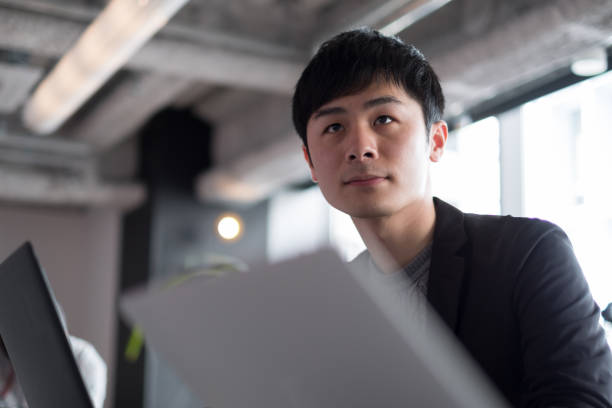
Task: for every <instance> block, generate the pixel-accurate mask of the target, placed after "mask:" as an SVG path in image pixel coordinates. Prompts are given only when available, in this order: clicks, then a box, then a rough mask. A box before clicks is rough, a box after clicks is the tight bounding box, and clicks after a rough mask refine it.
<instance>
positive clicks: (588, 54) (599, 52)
mask: <svg viewBox="0 0 612 408" xmlns="http://www.w3.org/2000/svg"><path fill="white" fill-rule="evenodd" d="M571 70H572V73H573V74H574V75H578V76H585V77H589V76H593V75H598V74H601V73H603V72H606V71H607V70H608V55H607V53H606V49H605V48H604V47H594V48H590V49H588V50H585V51H582V52H580V53H578V54H576V55H575V56H574V58H573V62H572V65H571Z"/></svg>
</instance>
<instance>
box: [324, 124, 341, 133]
mask: <svg viewBox="0 0 612 408" xmlns="http://www.w3.org/2000/svg"><path fill="white" fill-rule="evenodd" d="M340 130H342V125H341V124H339V123H334V124H332V125H329V126H328V127H326V128H325V130H324V131H323V132H324V133H336V132H339V131H340Z"/></svg>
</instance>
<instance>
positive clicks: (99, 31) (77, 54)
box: [23, 0, 188, 134]
mask: <svg viewBox="0 0 612 408" xmlns="http://www.w3.org/2000/svg"><path fill="white" fill-rule="evenodd" d="M187 1H188V0H113V1H111V2H110V3H109V4H108V5H107V6H106V8H105V9H104V10H103V11H102V12H101V13H100V15H99V16H98V17H97V18H96V19H95V20H94V21H93V22H92V23H91V24H90V25H89V27H87V29H86V30H85V32H84V33H83V34H82V35H81V37H80V38H79V40H78V41H77V43H76V44H75V46H74V47H73V48H71V49H70V50H69V51H68V52H67V53H66V54H65V55H64V56H63V57H62V59H61V60H60V61H59V62H58V63H57V65H56V66H55V68H54V69H53V70H52V71H51V72H50V73H49V75H48V76H47V77H46V78H45V79H44V80H43V81H42V82H41V83H40V85H39V86H38V88H37V89H36V90H35V92H34V94H33V95H32V97H31V98H30V99H29V100H28V102H27V103H26V105H25V107H24V110H23V122H24V124H25V125H26V127H28V128H29V129H30V130H32V131H34V132H36V133H39V134H49V133H52V132H54V131H55V130H57V129H58V128H59V127H60V126H61V125H62V124H63V123H64V122H65V121H66V120H67V119H68V118H69V117H70V116H71V115H72V114H73V113H74V112H75V111H76V110H77V109H79V107H81V106H82V105H83V103H85V101H86V100H87V99H88V98H89V97H91V95H93V94H94V93H95V92H96V91H97V90H98V89H99V88H100V87H101V86H102V85H103V84H104V83H105V82H106V81H107V80H108V79H109V78H110V77H111V76H112V75H113V74H114V73H115V72H117V70H119V68H121V67H122V66H123V65H124V64H125V63H126V62H127V61H128V59H129V58H130V57H131V56H132V55H134V54H135V53H136V52H137V51H138V50H139V49H140V48H141V47H142V46H143V45H144V44H145V43H146V42H147V41H148V40H149V39H150V38H151V37H152V36H153V35H154V34H155V33H156V32H157V31H159V30H160V29H161V28H162V27H163V26H164V25H165V24H166V23H167V22H168V20H169V19H170V18H171V17H172V16H173V15H174V14H175V13H176V12H177V11H178V10H179V9H180V8H181V7H182V6H183V5H184V4H185V3H187Z"/></svg>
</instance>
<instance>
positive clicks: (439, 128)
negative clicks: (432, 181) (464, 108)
mask: <svg viewBox="0 0 612 408" xmlns="http://www.w3.org/2000/svg"><path fill="white" fill-rule="evenodd" d="M447 139H448V125H447V124H446V122H444V121H443V120H439V121H437V122H436V123H434V124H433V125H431V130H430V132H429V160H431V161H432V162H439V161H440V159H442V154H443V153H444V147H445V146H446V140H447Z"/></svg>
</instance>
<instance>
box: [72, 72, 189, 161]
mask: <svg viewBox="0 0 612 408" xmlns="http://www.w3.org/2000/svg"><path fill="white" fill-rule="evenodd" d="M190 86H191V81H188V80H185V79H181V78H174V77H168V76H163V75H157V74H143V75H133V76H132V77H130V79H129V80H127V81H124V82H123V83H122V84H121V86H117V87H115V88H113V89H112V90H111V91H110V92H109V93H108V94H105V95H104V97H103V98H101V99H100V100H99V101H98V102H97V103H96V104H95V105H94V106H93V107H92V108H91V109H90V110H88V111H87V113H86V114H85V115H84V116H82V117H79V118H78V119H77V120H73V122H71V123H69V124H68V125H67V126H66V127H65V128H64V129H62V135H63V136H67V137H69V138H71V139H76V140H80V141H83V142H87V143H88V144H89V145H91V146H92V147H93V148H94V149H95V150H96V151H104V150H107V149H109V148H111V147H113V146H115V145H117V144H119V143H120V142H122V141H123V140H124V139H125V138H126V137H128V136H131V135H133V134H134V133H136V132H137V130H138V129H139V128H140V126H142V125H143V124H144V123H145V122H146V121H147V120H148V119H149V118H150V117H151V116H152V115H153V114H155V113H156V112H157V111H158V110H160V109H162V108H163V107H166V106H168V105H170V104H172V102H173V101H174V100H175V99H176V98H177V97H178V95H179V94H181V93H182V92H183V91H185V90H186V89H187V88H189V87H190Z"/></svg>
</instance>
